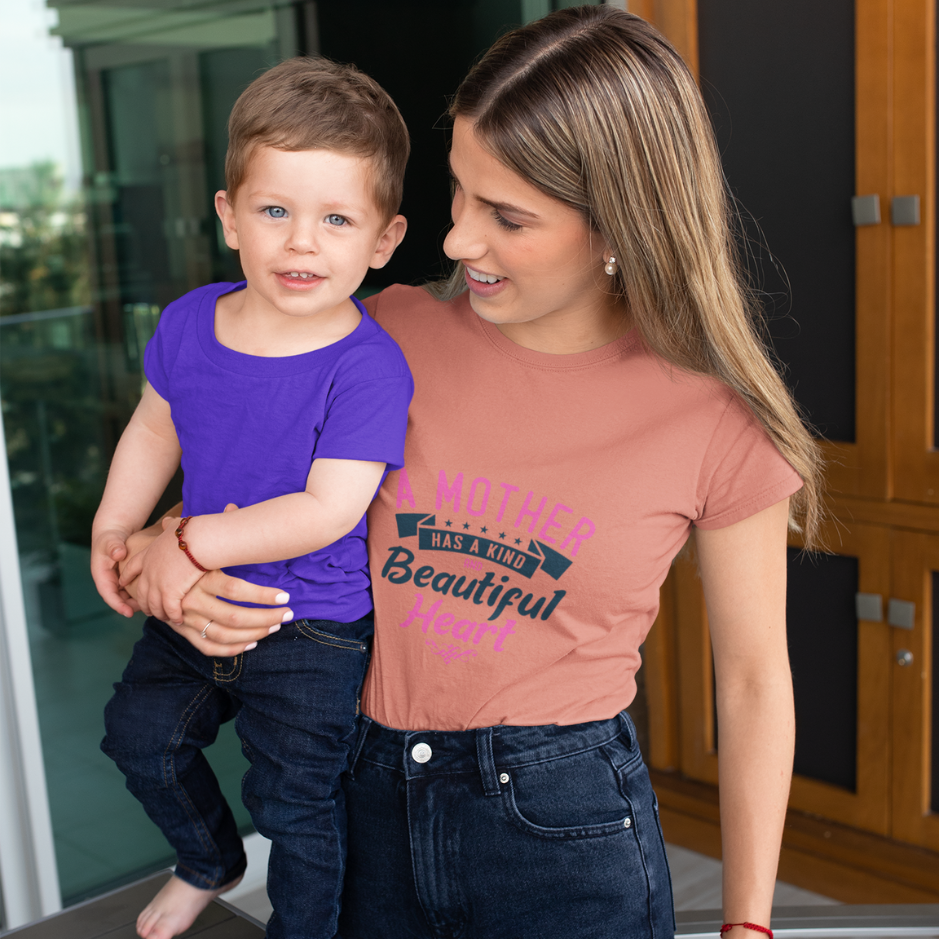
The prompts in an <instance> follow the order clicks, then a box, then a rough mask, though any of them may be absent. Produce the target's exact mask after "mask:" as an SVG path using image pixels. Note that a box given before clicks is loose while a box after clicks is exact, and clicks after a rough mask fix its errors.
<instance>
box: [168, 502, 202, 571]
mask: <svg viewBox="0 0 939 939" xmlns="http://www.w3.org/2000/svg"><path fill="white" fill-rule="evenodd" d="M191 518H192V516H191V515H187V516H186V517H185V518H184V519H181V520H180V523H179V528H177V529H176V540H177V541H178V542H179V550H180V551H182V552H184V553H185V555H186V557H187V558H189V560H190V561H192V563H193V564H195V565H196V567H198V568H199V570H200V571H202V573H203V574H208V570H206V568H204V567H203V566H202V565H201V564H200V563H199V562H198V561H197V560H196V559H195V558H194V557H193V556H192V552H191V551H190V550H189V545H187V544H186V542H185V541H183V529H184V528H185V527H186V523H187V522H188V521H189V519H191Z"/></svg>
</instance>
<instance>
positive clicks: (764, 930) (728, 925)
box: [721, 923, 773, 939]
mask: <svg viewBox="0 0 939 939" xmlns="http://www.w3.org/2000/svg"><path fill="white" fill-rule="evenodd" d="M734 926H743V928H744V929H752V930H754V932H762V933H766V935H767V936H769V939H773V930H772V929H767V928H766V927H765V926H757V925H756V923H724V925H723V926H721V935H722V936H723V935H724V933H725V932H730V930H731V929H733V928H734Z"/></svg>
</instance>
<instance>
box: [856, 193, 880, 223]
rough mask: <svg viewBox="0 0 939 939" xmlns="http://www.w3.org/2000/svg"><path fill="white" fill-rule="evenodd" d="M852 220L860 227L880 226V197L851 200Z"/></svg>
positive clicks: (859, 197)
mask: <svg viewBox="0 0 939 939" xmlns="http://www.w3.org/2000/svg"><path fill="white" fill-rule="evenodd" d="M851 218H852V219H853V220H854V224H855V225H857V226H858V227H860V226H861V225H879V224H880V196H878V195H873V196H854V197H853V198H852V199H851Z"/></svg>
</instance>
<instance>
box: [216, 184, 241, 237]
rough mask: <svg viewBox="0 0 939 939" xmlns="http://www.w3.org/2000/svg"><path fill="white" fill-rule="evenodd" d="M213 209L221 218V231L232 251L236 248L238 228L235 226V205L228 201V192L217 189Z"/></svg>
mask: <svg viewBox="0 0 939 939" xmlns="http://www.w3.org/2000/svg"><path fill="white" fill-rule="evenodd" d="M215 211H216V212H218V217H219V218H220V219H221V220H222V231H223V232H224V233H225V244H227V245H228V247H229V248H231V249H232V251H237V250H238V229H237V228H236V227H235V207H234V206H233V205H232V204H231V202H229V201H228V193H227V192H226V191H225V190H224V189H219V191H218V192H217V193H215Z"/></svg>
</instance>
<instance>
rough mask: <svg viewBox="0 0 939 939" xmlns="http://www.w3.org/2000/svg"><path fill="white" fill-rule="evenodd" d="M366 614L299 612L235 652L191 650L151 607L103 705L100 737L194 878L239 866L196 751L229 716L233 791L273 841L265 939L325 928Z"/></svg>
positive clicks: (198, 881)
mask: <svg viewBox="0 0 939 939" xmlns="http://www.w3.org/2000/svg"><path fill="white" fill-rule="evenodd" d="M372 631H373V625H372V619H371V617H369V618H367V619H362V620H359V621H357V622H354V623H333V622H325V621H315V620H297V621H296V622H293V623H287V624H285V625H284V626H283V627H282V628H281V630H280V631H279V632H277V633H275V634H274V635H273V636H269V637H268V638H266V639H264V640H263V641H262V642H259V643H258V645H257V648H255V649H252V650H250V651H248V652H245V653H242V654H241V655H237V656H235V657H234V658H221V659H214V658H210V657H208V656H204V655H202V654H201V653H200V652H199V651H198V650H197V649H195V648H194V647H193V646H191V645H190V644H189V643H188V642H187V641H186V640H185V639H183V638H182V637H180V636H178V635H177V634H176V633H175V632H173V630H172V629H170V627H169V626H167V625H166V624H165V623H162V622H160V621H159V620H156V619H153V618H152V617H151V618H150V619H148V620H147V622H146V624H145V625H144V632H143V637H142V638H141V639H140V641H139V642H138V643H137V644H136V646H135V647H134V654H133V658H131V660H130V663H129V664H128V666H127V669H126V670H125V672H124V676H123V679H122V681H120V682H119V683H118V684H116V685H115V686H114V689H115V691H114V697H113V698H112V699H111V700H110V702H109V703H108V705H107V707H106V709H105V727H106V731H107V736H106V737H105V738H104V741H103V742H102V744H101V748H102V749H103V750H104V752H105V753H107V754H108V756H110V757H111V758H112V759H113V760H114V761H115V762H116V763H117V765H118V766H119V767H120V769H121V771H122V772H123V773H124V775H125V776H126V777H127V788H128V789H129V790H130V791H131V792H132V793H133V794H134V795H135V796H136V797H137V798H138V799H139V800H140V802H141V803H142V804H143V807H144V809H146V811H147V814H148V815H149V816H150V818H151V819H152V820H153V821H154V822H155V823H156V824H157V825H158V826H159V827H160V828H161V829H162V831H163V833H164V834H165V835H166V837H167V839H168V840H169V842H170V844H171V845H172V846H173V848H174V849H175V850H176V853H177V856H178V863H177V866H176V875H177V876H178V877H180V878H182V879H183V880H185V881H186V882H187V883H189V884H192V885H193V886H196V887H200V888H202V889H206V890H211V889H215V888H217V887H221V886H223V885H224V884H227V883H229V882H231V881H232V880H233V879H234V878H236V877H239V876H240V875H241V874H242V873H243V872H244V869H245V855H244V851H243V849H242V845H241V839H240V838H239V836H238V831H237V829H236V827H235V820H234V818H233V816H232V813H231V810H230V809H229V807H228V805H227V804H226V802H225V799H224V797H223V796H222V793H221V791H220V789H219V786H218V781H217V780H216V778H215V774H214V773H213V772H212V769H211V767H210V766H209V764H208V762H207V760H206V758H205V756H204V755H203V753H202V750H203V748H204V747H207V746H208V745H209V744H211V743H212V742H213V741H214V740H215V737H216V735H217V733H218V729H219V726H220V725H221V724H223V723H224V722H225V721H229V720H231V719H232V718H234V720H235V729H236V730H237V732H238V736H239V737H240V738H241V744H242V749H243V751H244V754H245V756H246V757H247V758H248V760H249V761H250V763H251V767H250V769H249V770H248V772H247V773H246V774H245V777H244V780H243V782H242V797H243V799H244V803H245V805H246V806H247V808H248V810H249V811H250V813H251V818H252V820H253V821H254V825H255V827H256V828H257V830H258V831H259V832H260V833H261V834H262V835H264V836H265V837H267V838H270V840H271V842H272V846H271V858H270V866H269V875H268V893H269V895H270V899H271V903H272V905H273V907H274V915H273V916H272V917H271V920H270V922H269V924H268V931H267V935H268V936H269V937H270V939H286V937H296V939H318V937H326V939H332V937H333V936H334V935H335V933H336V919H337V916H338V912H339V901H340V894H341V890H342V878H343V873H344V869H345V841H346V815H345V804H344V799H343V792H342V788H341V786H340V776H341V774H342V773H343V772H344V771H345V770H346V769H348V767H349V759H350V753H351V748H352V745H353V743H354V742H355V739H356V736H355V734H356V714H357V710H358V700H359V692H360V689H361V686H362V679H363V676H364V674H365V667H366V664H367V661H368V648H369V639H370V638H371V635H372Z"/></svg>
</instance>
